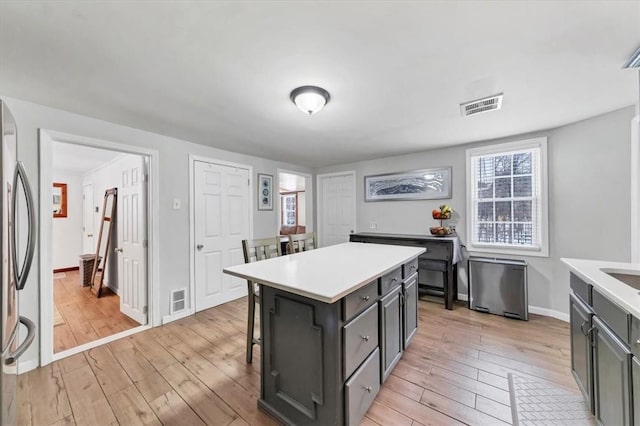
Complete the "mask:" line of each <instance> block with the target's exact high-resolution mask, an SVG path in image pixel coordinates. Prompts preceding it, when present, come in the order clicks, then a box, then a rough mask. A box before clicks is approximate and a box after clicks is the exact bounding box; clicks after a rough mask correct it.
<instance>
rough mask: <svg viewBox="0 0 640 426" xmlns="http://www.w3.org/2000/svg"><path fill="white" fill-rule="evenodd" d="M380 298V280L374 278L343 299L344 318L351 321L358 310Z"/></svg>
mask: <svg viewBox="0 0 640 426" xmlns="http://www.w3.org/2000/svg"><path fill="white" fill-rule="evenodd" d="M377 299H378V280H373V281H371V282H370V283H369V284H367V285H365V286H364V287H362V288H360V289H358V290H356V291H354V292H353V293H351V294H350V295H348V296H345V297H344V299H342V303H343V307H342V312H343V318H342V319H343V320H344V321H345V322H346V321H349V320H350V319H351V317H353V316H354V315H355V314H357V313H358V312H361V311H362V310H364V309H365V308H367V307H369V306H371V305H373V304H374V303H375V302H376V300H377Z"/></svg>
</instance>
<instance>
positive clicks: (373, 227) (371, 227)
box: [369, 222, 378, 229]
mask: <svg viewBox="0 0 640 426" xmlns="http://www.w3.org/2000/svg"><path fill="white" fill-rule="evenodd" d="M369 229H378V223H377V222H369Z"/></svg>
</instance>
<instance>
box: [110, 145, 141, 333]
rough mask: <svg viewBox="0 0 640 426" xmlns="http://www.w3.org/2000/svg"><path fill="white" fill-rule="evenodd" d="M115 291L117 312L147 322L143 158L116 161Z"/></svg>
mask: <svg viewBox="0 0 640 426" xmlns="http://www.w3.org/2000/svg"><path fill="white" fill-rule="evenodd" d="M118 164H119V166H120V167H119V170H120V179H119V180H120V183H119V187H118V206H117V211H118V218H117V222H116V226H117V228H118V246H117V248H116V253H117V255H118V289H119V290H118V292H119V296H120V311H121V312H122V313H123V314H125V315H127V316H128V317H130V318H132V319H133V320H135V321H137V322H139V323H140V324H146V323H147V249H146V241H145V240H146V238H147V237H146V229H147V225H146V224H147V221H146V219H147V209H146V206H147V203H146V198H147V197H146V186H147V184H146V181H145V177H144V176H145V167H144V158H143V157H141V156H138V155H131V156H127V157H126V158H124V159H123V160H121V161H120V162H119V163H118Z"/></svg>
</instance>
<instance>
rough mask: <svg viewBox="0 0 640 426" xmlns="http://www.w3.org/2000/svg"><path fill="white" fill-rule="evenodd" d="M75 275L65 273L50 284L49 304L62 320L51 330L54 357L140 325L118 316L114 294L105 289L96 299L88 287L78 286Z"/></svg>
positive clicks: (74, 273) (118, 311)
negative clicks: (50, 303) (61, 322)
mask: <svg viewBox="0 0 640 426" xmlns="http://www.w3.org/2000/svg"><path fill="white" fill-rule="evenodd" d="M79 274H80V273H79V272H78V271H69V272H65V276H64V278H60V279H54V280H53V303H54V306H55V308H56V309H57V311H58V312H59V313H60V316H61V317H62V319H63V320H64V323H63V324H60V325H56V326H54V327H53V352H54V353H58V352H61V351H64V350H66V349H69V348H73V347H76V346H78V345H81V344H83V343H88V342H93V341H94V340H98V339H101V338H103V337H106V336H110V335H112V334H115V333H119V332H121V331H125V330H129V329H131V328H133V327H137V326H138V325H140V324H138V323H137V322H135V321H134V320H132V319H131V318H129V317H128V316H126V315H124V314H123V313H122V312H120V298H119V297H118V295H117V294H115V293H113V292H111V291H109V290H108V289H105V290H106V291H103V293H102V296H101V297H100V298H98V297H96V296H95V295H94V294H93V293H91V290H90V287H82V286H81V285H80V284H79ZM54 311H55V310H54Z"/></svg>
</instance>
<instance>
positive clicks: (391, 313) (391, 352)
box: [378, 286, 403, 383]
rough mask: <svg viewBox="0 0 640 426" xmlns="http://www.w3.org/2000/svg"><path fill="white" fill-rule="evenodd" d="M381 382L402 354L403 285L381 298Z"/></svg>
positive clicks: (385, 378)
mask: <svg viewBox="0 0 640 426" xmlns="http://www.w3.org/2000/svg"><path fill="white" fill-rule="evenodd" d="M378 303H379V307H380V351H381V353H382V357H381V362H380V379H381V380H380V382H381V383H382V382H384V381H385V380H387V377H388V376H389V374H391V370H393V367H395V365H396V364H397V363H398V361H400V357H401V356H402V343H403V341H402V316H403V315H402V286H397V287H395V288H394V289H392V290H391V291H390V292H389V294H387V295H386V296H385V297H383V298H382V299H380V302H378Z"/></svg>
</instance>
